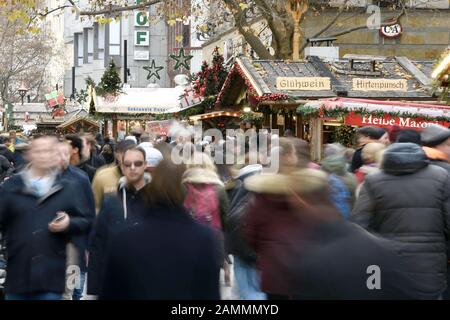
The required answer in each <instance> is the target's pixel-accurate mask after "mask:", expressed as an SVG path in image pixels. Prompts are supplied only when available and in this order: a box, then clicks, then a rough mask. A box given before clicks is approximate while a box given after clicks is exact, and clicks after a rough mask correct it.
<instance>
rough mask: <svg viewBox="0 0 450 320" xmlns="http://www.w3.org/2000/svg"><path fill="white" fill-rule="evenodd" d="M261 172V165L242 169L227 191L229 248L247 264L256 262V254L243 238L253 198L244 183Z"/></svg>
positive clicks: (227, 236)
mask: <svg viewBox="0 0 450 320" xmlns="http://www.w3.org/2000/svg"><path fill="white" fill-rule="evenodd" d="M261 170H262V166H261V165H249V166H246V167H244V168H242V169H241V170H240V171H239V174H238V176H237V177H236V178H235V179H234V181H233V182H232V185H230V188H229V190H228V191H227V192H228V197H229V199H230V206H229V211H228V217H227V223H228V224H227V231H226V241H227V248H228V250H229V253H230V254H232V255H235V256H237V257H239V258H240V259H241V260H244V261H245V262H247V263H255V262H256V253H255V252H254V251H253V250H252V249H251V248H250V247H249V245H248V244H247V242H246V240H245V239H244V237H243V228H242V227H243V219H244V217H245V216H246V214H247V210H248V205H249V201H250V197H251V193H250V192H249V191H248V190H247V189H246V188H245V186H244V181H245V179H246V178H248V177H251V176H252V175H254V174H259V173H261Z"/></svg>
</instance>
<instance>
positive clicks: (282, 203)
mask: <svg viewBox="0 0 450 320" xmlns="http://www.w3.org/2000/svg"><path fill="white" fill-rule="evenodd" d="M305 170H306V171H307V172H309V173H310V174H311V176H314V175H320V176H321V179H323V181H325V182H323V183H324V184H326V174H325V173H323V172H321V171H320V170H315V169H305ZM291 177H292V175H291V174H286V175H284V174H276V175H273V174H260V175H254V176H252V177H250V178H247V179H246V181H245V183H244V185H245V187H246V188H247V189H248V190H250V191H251V192H253V197H252V199H251V201H250V205H249V208H248V212H247V214H246V216H245V218H244V219H243V232H244V237H245V239H246V241H247V243H248V244H249V246H250V248H252V249H253V250H254V251H255V253H256V256H257V260H256V267H257V269H258V270H259V271H260V272H261V289H262V291H263V292H265V293H267V294H275V295H292V294H295V292H296V290H297V288H296V287H295V286H293V275H294V274H292V269H291V267H290V266H291V264H292V262H293V261H292V259H293V258H294V257H297V256H298V255H299V254H300V250H301V248H302V245H303V238H304V237H306V236H307V232H308V230H307V226H305V224H304V223H303V221H302V219H299V213H298V212H297V209H296V208H293V207H292V206H291V205H290V204H289V201H288V195H289V196H290V193H291V190H292V189H293V188H296V186H294V185H293V184H292V181H291ZM295 183H296V184H297V185H301V187H303V188H305V189H306V188H310V187H315V183H314V181H306V180H300V181H298V180H297V181H295Z"/></svg>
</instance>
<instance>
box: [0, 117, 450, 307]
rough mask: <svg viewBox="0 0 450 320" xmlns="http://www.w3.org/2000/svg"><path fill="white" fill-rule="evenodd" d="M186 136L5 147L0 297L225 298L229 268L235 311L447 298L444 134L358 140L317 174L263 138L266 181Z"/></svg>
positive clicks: (286, 147)
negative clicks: (264, 303) (243, 306)
mask: <svg viewBox="0 0 450 320" xmlns="http://www.w3.org/2000/svg"><path fill="white" fill-rule="evenodd" d="M180 132H181V133H180ZM186 132H188V130H181V131H179V132H178V134H177V133H175V134H173V135H172V136H171V137H170V138H167V137H154V136H151V135H149V134H146V133H144V134H142V135H138V136H128V137H126V138H125V139H124V140H122V141H118V142H114V141H113V139H110V138H109V137H104V138H103V137H102V136H101V135H100V134H99V135H97V136H95V137H94V136H92V135H90V134H68V135H65V136H62V137H55V136H48V135H42V136H39V135H35V136H34V137H33V138H32V139H31V140H30V141H29V142H27V143H25V142H22V141H20V140H16V136H15V133H14V132H12V133H11V134H10V136H9V137H6V138H3V141H0V142H1V143H0V181H1V182H0V183H1V185H0V232H1V233H2V246H3V249H4V250H5V257H6V260H7V264H6V265H7V266H6V271H7V272H6V277H7V278H6V286H5V298H6V299H8V300H60V299H73V300H79V299H183V300H184V299H220V298H221V295H220V275H221V269H223V274H224V277H225V283H226V284H227V285H229V284H230V274H231V273H230V270H231V268H233V270H234V277H235V282H234V283H235V285H236V286H237V289H238V292H239V297H240V298H241V299H244V300H265V299H269V300H280V299H283V300H285V299H448V298H449V294H448V289H447V286H448V285H447V282H448V280H449V274H450V272H449V270H450V267H449V265H448V263H449V258H448V255H449V254H450V242H449V240H450V239H449V230H450V129H448V128H445V127H442V126H439V125H430V126H428V127H427V128H425V129H424V130H423V131H422V132H417V131H414V130H401V129H399V128H392V129H391V130H386V129H383V128H378V127H372V126H367V127H361V128H358V129H357V130H356V142H357V148H356V150H354V149H350V148H347V147H344V146H342V145H340V144H338V143H333V144H328V145H326V146H324V157H323V160H322V161H320V162H319V163H314V162H312V161H311V159H310V157H309V155H310V152H309V145H308V143H307V142H306V141H303V140H300V139H297V138H294V137H292V136H290V135H289V132H288V133H287V134H286V135H285V136H284V137H279V136H278V135H275V134H271V133H270V132H267V131H266V133H265V137H266V138H267V140H268V146H269V149H268V150H269V151H270V153H269V160H271V159H272V160H271V161H273V159H274V157H272V156H273V155H275V154H276V155H277V157H276V158H277V160H278V171H277V172H275V173H274V172H270V173H268V172H266V171H265V169H266V168H267V167H268V166H269V165H270V161H269V162H267V161H266V160H267V158H266V157H265V156H263V155H262V154H260V153H259V151H258V149H257V148H252V144H254V143H256V142H255V141H253V140H252V139H249V140H246V141H245V144H244V145H243V146H241V145H235V146H233V147H232V148H230V147H229V145H228V144H227V145H226V147H225V143H224V141H215V139H212V138H211V137H205V139H204V140H202V141H201V142H200V143H196V144H194V143H193V140H192V137H190V136H189V134H186ZM186 150H189V152H187V153H186V152H185V151H186ZM174 153H177V154H180V153H181V154H182V157H181V158H182V159H183V161H182V162H181V163H179V162H178V161H175V160H174V157H173V155H174ZM230 154H231V155H233V159H239V160H241V161H236V162H235V163H233V164H231V163H227V162H225V161H223V162H221V163H217V162H215V161H214V160H217V158H218V157H219V158H222V159H225V157H227V156H229V155H230ZM255 159H256V161H255ZM74 266H75V267H76V268H73V267H74ZM69 270H70V271H69ZM73 270H75V273H74V275H75V276H74V277H73V274H72V273H71V272H72V271H73ZM370 270H379V271H380V272H379V274H378V275H376V274H375V276H373V275H372V274H371V272H370ZM376 276H378V277H379V278H377V277H376ZM71 280H75V281H74V283H75V285H70V284H71ZM372 280H373V283H372V282H371V281H372ZM380 283H381V285H380Z"/></svg>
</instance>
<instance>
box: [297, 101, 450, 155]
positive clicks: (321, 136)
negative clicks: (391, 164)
mask: <svg viewBox="0 0 450 320" xmlns="http://www.w3.org/2000/svg"><path fill="white" fill-rule="evenodd" d="M297 112H298V113H299V114H302V115H303V117H305V118H307V119H308V121H309V122H310V123H312V126H311V130H310V135H311V141H312V144H311V145H312V146H313V149H312V156H313V158H314V159H315V160H318V159H321V158H322V153H323V145H324V144H326V143H329V142H340V143H342V144H344V145H345V144H347V143H346V141H342V140H341V141H336V140H339V139H336V133H337V132H339V130H341V131H342V130H345V131H347V132H348V138H349V140H348V144H347V146H351V140H350V139H351V138H352V135H353V131H354V128H356V127H363V126H376V127H381V128H385V129H387V130H390V129H392V128H393V127H398V128H400V129H409V130H416V131H422V130H423V129H424V128H426V127H427V126H428V125H429V124H439V125H442V126H445V127H447V128H450V106H448V105H443V104H426V103H414V102H400V101H380V100H369V99H352V98H333V99H323V100H319V101H311V102H308V103H306V104H304V105H302V106H299V107H298V109H297ZM330 128H332V129H330Z"/></svg>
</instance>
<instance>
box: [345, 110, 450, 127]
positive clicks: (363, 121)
mask: <svg viewBox="0 0 450 320" xmlns="http://www.w3.org/2000/svg"><path fill="white" fill-rule="evenodd" d="M344 123H345V124H346V125H352V126H376V127H383V128H390V127H393V126H399V127H400V128H403V129H411V130H418V131H419V130H423V129H424V128H426V127H427V126H428V125H430V124H440V125H442V126H444V127H447V128H448V127H450V122H449V121H432V120H423V119H419V118H407V117H398V118H392V117H391V116H390V115H388V114H386V115H383V116H382V117H377V116H375V115H364V116H363V115H359V114H355V113H354V112H350V113H349V114H348V115H347V116H346V117H345V118H344Z"/></svg>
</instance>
